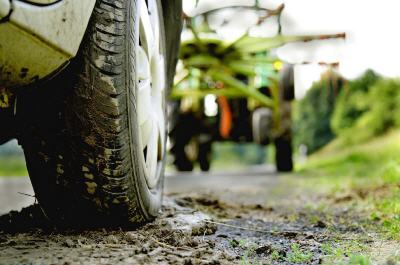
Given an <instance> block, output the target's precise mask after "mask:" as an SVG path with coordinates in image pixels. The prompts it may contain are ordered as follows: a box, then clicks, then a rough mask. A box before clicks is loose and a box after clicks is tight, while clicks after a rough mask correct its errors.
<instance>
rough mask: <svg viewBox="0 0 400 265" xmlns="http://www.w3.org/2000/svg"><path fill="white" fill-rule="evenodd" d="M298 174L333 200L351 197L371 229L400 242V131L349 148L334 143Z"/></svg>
mask: <svg viewBox="0 0 400 265" xmlns="http://www.w3.org/2000/svg"><path fill="white" fill-rule="evenodd" d="M337 141H340V140H337ZM297 171H298V173H300V174H301V175H305V176H307V177H309V178H310V181H308V185H314V186H315V185H317V186H318V187H320V189H325V190H328V193H329V194H331V195H332V196H336V195H338V194H349V195H351V198H355V199H356V200H357V203H356V206H357V207H358V208H360V210H361V211H363V212H364V213H366V214H367V215H368V221H370V224H371V227H370V228H372V229H375V230H377V231H378V232H383V233H384V234H385V235H386V236H387V238H389V239H394V240H400V131H392V132H390V133H388V134H386V135H384V136H381V137H379V138H375V139H373V140H371V141H369V142H366V143H363V144H359V145H354V146H348V147H341V146H340V145H339V144H337V142H335V141H334V142H333V143H331V144H330V145H328V146H327V147H326V148H324V149H323V150H321V151H320V152H318V153H316V154H315V155H313V156H311V157H310V159H309V161H308V162H307V163H306V164H303V165H300V166H298V168H297ZM354 259H355V260H356V258H354ZM357 264H368V263H363V262H359V263H357Z"/></svg>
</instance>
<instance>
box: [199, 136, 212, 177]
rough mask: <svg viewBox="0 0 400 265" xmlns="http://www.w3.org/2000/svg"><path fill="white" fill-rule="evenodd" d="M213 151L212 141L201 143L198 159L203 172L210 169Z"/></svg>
mask: <svg viewBox="0 0 400 265" xmlns="http://www.w3.org/2000/svg"><path fill="white" fill-rule="evenodd" d="M211 153H212V144H211V142H205V143H200V144H199V153H198V155H197V160H198V162H199V165H200V170H201V171H203V172H208V171H210V167H211Z"/></svg>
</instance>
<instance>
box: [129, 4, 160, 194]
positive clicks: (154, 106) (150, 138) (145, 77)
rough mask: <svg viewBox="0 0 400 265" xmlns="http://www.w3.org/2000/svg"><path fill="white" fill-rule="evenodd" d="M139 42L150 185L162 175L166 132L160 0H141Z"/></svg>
mask: <svg viewBox="0 0 400 265" xmlns="http://www.w3.org/2000/svg"><path fill="white" fill-rule="evenodd" d="M138 8H139V45H138V46H137V50H136V55H137V56H136V58H137V59H136V70H137V76H138V78H137V79H138V96H137V97H136V100H137V113H138V122H139V129H140V130H139V136H140V137H139V138H140V145H141V146H140V147H141V148H142V150H143V160H142V162H143V163H144V168H145V176H146V180H147V185H148V186H149V188H154V187H155V186H156V185H157V183H158V178H159V177H160V172H159V171H160V170H161V163H160V162H161V161H162V160H163V157H164V152H165V150H164V142H165V135H166V128H165V113H164V105H165V101H164V92H165V74H166V71H165V63H164V56H163V46H162V43H161V42H162V40H161V31H160V17H159V12H158V7H157V1H156V0H148V1H145V0H140V1H139V5H138Z"/></svg>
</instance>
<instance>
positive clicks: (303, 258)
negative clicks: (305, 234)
mask: <svg viewBox="0 0 400 265" xmlns="http://www.w3.org/2000/svg"><path fill="white" fill-rule="evenodd" d="M290 249H291V252H289V253H288V255H287V257H286V261H287V262H290V263H300V264H302V263H306V262H308V261H310V260H311V258H312V257H313V254H312V253H311V252H309V251H305V250H302V249H300V246H299V245H298V244H295V243H294V244H292V245H291V246H290Z"/></svg>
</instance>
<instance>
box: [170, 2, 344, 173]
mask: <svg viewBox="0 0 400 265" xmlns="http://www.w3.org/2000/svg"><path fill="white" fill-rule="evenodd" d="M228 9H238V10H247V11H248V10H250V11H252V12H254V14H256V16H257V19H256V20H255V22H254V23H253V24H252V25H250V26H249V28H248V30H247V31H245V32H244V33H243V34H242V35H241V36H238V37H237V38H235V39H233V40H226V39H224V38H222V37H220V36H219V35H218V34H217V32H216V30H213V29H211V27H210V23H209V20H210V17H212V16H214V17H215V16H216V15H217V16H218V14H219V13H221V12H224V11H226V10H228ZM283 10H284V5H280V6H279V7H278V8H276V9H273V10H271V9H266V8H262V7H260V6H259V5H258V4H256V5H254V6H233V7H224V8H218V9H212V10H208V11H206V12H203V13H201V14H199V15H196V16H194V17H189V16H185V31H184V33H186V35H189V37H187V38H186V40H185V39H184V40H183V41H182V43H181V50H180V56H179V59H180V62H179V63H178V71H177V75H176V79H175V84H174V88H173V90H172V93H171V98H172V100H173V102H172V104H171V106H172V107H171V108H170V110H171V115H172V117H173V122H172V126H171V130H170V139H171V144H172V146H171V152H172V154H173V155H174V164H175V166H176V167H177V169H178V170H181V171H191V170H193V167H194V164H195V163H196V162H198V163H199V165H200V168H201V169H202V170H203V171H207V170H209V168H210V163H211V146H212V143H213V142H215V141H234V142H255V143H258V144H260V145H267V144H269V143H274V144H275V147H276V152H275V153H276V166H277V170H278V171H291V170H292V168H293V162H292V146H291V140H292V133H291V104H290V102H291V101H292V100H293V99H294V94H295V93H294V68H293V65H290V64H287V63H284V62H283V61H282V60H281V59H280V58H279V57H278V56H277V55H276V53H275V52H274V51H275V50H276V48H279V47H282V46H283V45H285V44H288V43H293V42H309V41H315V40H325V39H336V38H344V37H345V34H343V33H341V34H331V35H304V36H285V35H282V34H281V29H282V27H281V22H280V17H281V14H282V11H283ZM269 19H276V20H277V24H278V27H277V29H276V30H277V33H276V35H274V36H272V37H254V36H251V35H250V34H249V31H250V29H251V28H252V27H254V26H260V25H262V24H263V23H264V22H265V21H267V20H269Z"/></svg>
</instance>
